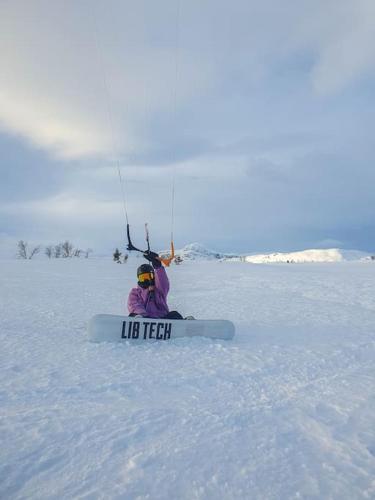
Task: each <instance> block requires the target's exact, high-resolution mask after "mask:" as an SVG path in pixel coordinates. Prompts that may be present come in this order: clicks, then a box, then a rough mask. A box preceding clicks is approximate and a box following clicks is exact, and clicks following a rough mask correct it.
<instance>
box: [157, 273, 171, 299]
mask: <svg viewBox="0 0 375 500" xmlns="http://www.w3.org/2000/svg"><path fill="white" fill-rule="evenodd" d="M155 287H156V288H157V289H158V290H159V291H160V292H161V293H162V294H163V295H164V296H165V297H166V296H167V295H168V292H169V279H168V276H167V273H166V271H165V269H164V267H163V266H160V267H158V268H156V269H155Z"/></svg>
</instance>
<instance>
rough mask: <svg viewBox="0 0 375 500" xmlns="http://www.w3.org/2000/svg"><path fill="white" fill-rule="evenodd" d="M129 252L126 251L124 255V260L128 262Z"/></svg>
mask: <svg viewBox="0 0 375 500" xmlns="http://www.w3.org/2000/svg"><path fill="white" fill-rule="evenodd" d="M128 258H129V254H127V253H125V254H124V257H123V262H124V264H126V263H127V262H128Z"/></svg>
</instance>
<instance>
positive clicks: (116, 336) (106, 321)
mask: <svg viewBox="0 0 375 500" xmlns="http://www.w3.org/2000/svg"><path fill="white" fill-rule="evenodd" d="M234 330H235V329H234V324H233V323H232V322H231V321H228V320H211V319H209V320H201V319H196V320H181V319H180V320H178V319H154V318H134V317H129V316H115V315H112V314H97V315H96V316H93V317H92V319H91V321H90V323H89V327H88V334H89V340H90V341H91V342H129V343H131V344H140V343H144V342H156V341H168V340H172V339H178V338H181V337H197V336H200V337H209V338H212V339H222V340H231V339H232V338H233V337H234Z"/></svg>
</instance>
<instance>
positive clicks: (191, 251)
mask: <svg viewBox="0 0 375 500" xmlns="http://www.w3.org/2000/svg"><path fill="white" fill-rule="evenodd" d="M176 255H179V256H180V257H181V258H182V259H183V260H215V259H235V258H239V255H238V254H230V253H221V252H215V251H214V250H209V249H207V248H206V247H204V246H203V245H201V244H200V243H190V244H189V245H186V246H185V247H184V248H182V249H181V250H176Z"/></svg>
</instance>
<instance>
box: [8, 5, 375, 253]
mask: <svg viewBox="0 0 375 500" xmlns="http://www.w3.org/2000/svg"><path fill="white" fill-rule="evenodd" d="M176 6H177V3H176V2H174V1H172V0H161V1H160V2H148V1H147V2H146V1H140V2H137V3H136V4H135V3H134V2H127V1H123V0H121V1H120V0H109V1H108V2H106V3H105V4H104V3H102V2H99V1H94V0H93V1H92V2H91V1H83V2H74V1H69V0H68V1H64V2H63V1H55V2H49V1H47V0H35V1H33V2H28V1H22V0H15V1H4V2H2V3H1V4H0V44H1V63H2V64H1V68H2V71H1V76H0V127H1V130H2V133H1V135H0V148H1V152H2V163H1V164H0V173H1V176H2V179H3V180H4V182H2V183H1V185H0V194H1V196H2V202H1V205H0V217H1V219H0V230H2V231H4V232H6V233H8V234H10V235H16V234H20V237H28V238H29V239H31V238H30V236H31V235H35V236H36V237H38V238H40V239H41V240H43V241H49V239H50V238H52V237H53V238H54V239H64V238H73V237H74V238H75V239H78V238H79V237H80V236H82V237H83V238H86V239H90V238H92V240H93V241H96V242H97V245H102V244H104V243H103V242H104V241H105V242H107V241H108V242H109V241H111V240H113V238H114V236H113V235H114V234H117V233H116V231H117V232H119V233H120V234H121V238H122V237H123V229H124V214H123V206H122V195H121V189H120V186H119V183H118V175H117V171H116V168H117V167H116V163H117V160H118V161H119V163H120V165H121V169H122V173H123V177H124V180H125V187H126V202H127V206H128V211H129V216H130V220H131V224H132V227H133V228H134V231H135V235H136V237H137V238H139V239H140V240H142V239H143V234H142V231H143V229H142V228H143V224H144V222H149V223H150V228H151V231H152V233H153V235H154V236H153V238H154V239H153V241H154V242H155V245H158V246H159V247H164V246H165V243H164V242H165V241H166V240H168V239H169V232H170V205H171V182H172V177H173V175H174V173H175V174H176V178H175V181H176V206H175V214H176V231H175V234H176V240H180V241H181V242H182V243H185V242H189V241H192V240H194V241H196V240H198V241H199V240H201V241H202V242H203V243H206V244H208V245H210V246H212V247H215V246H216V244H220V245H221V249H222V250H236V249H238V248H239V247H240V246H242V248H243V250H244V251H250V250H252V249H254V250H261V251H263V250H269V249H276V250H280V249H281V246H282V245H284V247H287V246H288V245H292V243H293V242H294V243H295V242H298V243H299V244H300V243H301V242H302V241H303V242H305V243H306V244H307V243H309V242H310V243H311V244H314V243H316V242H317V241H322V240H326V239H329V238H333V239H337V240H340V241H343V242H344V243H345V244H347V243H348V242H349V241H350V240H352V241H354V239H355V238H357V240H356V241H363V240H361V239H360V238H359V236H358V234H359V233H358V232H357V233H355V232H353V230H351V227H353V226H356V227H365V226H366V227H369V225H371V220H372V218H373V215H374V212H373V210H374V209H373V208H372V207H373V206H375V204H374V200H373V195H372V188H371V186H372V185H373V183H374V180H375V179H374V177H373V174H372V170H371V169H372V164H373V160H374V151H373V147H372V142H373V140H372V135H371V134H372V129H373V112H372V108H371V106H372V100H373V98H372V94H371V92H369V91H368V82H369V81H370V82H371V78H372V75H373V70H374V47H375V43H374V42H375V40H374V38H373V37H374V25H375V23H374V16H373V13H374V12H373V10H374V4H373V2H372V1H371V0H358V1H354V0H352V1H349V0H328V1H327V0H307V1H306V2H299V1H293V2H290V3H288V4H287V5H286V4H285V3H280V2H279V1H276V0H266V1H265V2H262V3H261V4H260V3H259V2H256V1H255V0H254V1H245V0H239V1H236V2H234V3H233V4H232V5H230V6H229V5H228V3H227V2H221V1H217V0H215V1H214V0H207V1H205V2H203V3H202V2H201V3H199V4H198V3H197V2H181V3H180V6H181V9H180V23H179V28H180V29H179V33H178V34H177V33H176V28H177V26H176V19H177V18H176V15H177V9H176ZM213 13H215V15H213ZM366 78H367V79H368V80H366ZM10 136H11V137H12V139H11V138H10ZM82 228H83V229H82ZM119 228H120V230H119ZM137 228H140V229H139V233H137V231H138V229H137ZM27 234H29V236H27ZM111 234H112V236H111ZM69 235H71V236H69ZM104 236H105V237H104ZM105 244H107V243H105ZM109 244H110V243H109ZM116 244H117V242H116ZM177 244H178V242H177ZM348 244H349V243H348ZM93 246H95V243H94V244H93ZM275 247H276V248H275ZM286 249H293V248H290V247H289V248H286Z"/></svg>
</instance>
